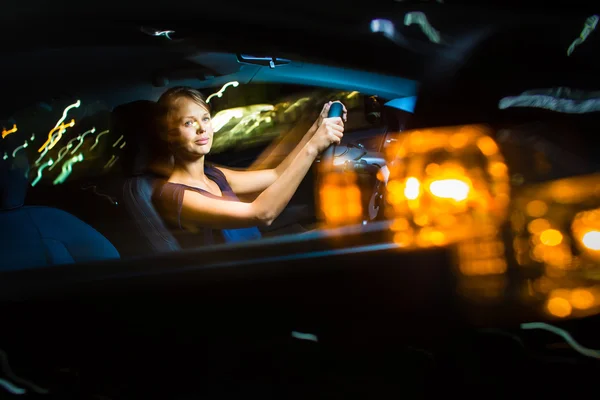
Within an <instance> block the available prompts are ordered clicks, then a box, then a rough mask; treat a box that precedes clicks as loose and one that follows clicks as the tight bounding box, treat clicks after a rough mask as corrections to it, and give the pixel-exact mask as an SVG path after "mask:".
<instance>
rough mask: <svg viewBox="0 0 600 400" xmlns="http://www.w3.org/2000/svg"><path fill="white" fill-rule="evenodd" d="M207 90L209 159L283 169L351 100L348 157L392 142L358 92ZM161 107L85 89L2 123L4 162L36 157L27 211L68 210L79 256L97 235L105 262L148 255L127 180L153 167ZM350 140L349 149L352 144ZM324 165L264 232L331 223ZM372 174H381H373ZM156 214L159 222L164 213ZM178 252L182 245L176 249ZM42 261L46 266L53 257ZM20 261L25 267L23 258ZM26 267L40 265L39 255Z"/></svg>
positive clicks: (275, 87) (257, 87)
mask: <svg viewBox="0 0 600 400" xmlns="http://www.w3.org/2000/svg"><path fill="white" fill-rule="evenodd" d="M200 90H201V92H202V93H203V94H204V96H205V97H206V98H207V100H208V102H209V104H210V106H211V111H212V124H213V127H214V131H215V136H214V145H213V147H212V150H211V153H210V154H209V158H208V160H209V161H210V162H211V163H214V164H216V165H223V166H227V167H232V168H241V167H243V168H248V167H249V168H253V169H262V168H273V167H275V166H277V165H278V163H280V162H281V161H282V160H283V159H284V158H285V157H286V156H287V154H289V152H290V151H292V149H293V148H294V146H295V145H296V144H297V143H298V142H299V141H300V140H301V139H302V136H303V135H304V134H305V133H306V131H307V130H308V128H310V126H311V124H312V123H313V122H314V121H315V120H316V118H317V116H318V115H319V113H320V111H321V110H322V107H323V105H324V104H325V103H326V102H327V101H330V100H338V101H341V102H343V103H344V105H345V106H346V108H347V110H348V119H347V123H346V127H345V138H344V142H343V143H342V146H339V149H342V150H339V149H338V150H339V153H340V154H341V153H343V157H348V156H349V155H350V156H352V157H355V158H356V156H357V155H358V158H357V159H356V160H359V159H360V158H361V156H362V153H360V152H358V153H356V150H354V149H355V148H356V146H357V144H353V142H354V141H356V143H358V142H360V143H364V144H365V145H366V147H367V148H368V149H369V150H373V151H376V150H377V149H378V148H380V145H379V144H380V143H381V141H382V140H383V134H384V132H385V126H384V125H385V124H384V123H383V121H382V119H381V116H380V114H378V113H377V107H376V106H374V104H375V103H377V97H376V96H372V95H366V94H362V93H359V92H358V91H354V90H339V89H328V88H323V87H314V86H306V85H289V84H272V83H264V84H246V85H243V84H237V85H232V84H227V83H226V84H224V85H218V86H215V87H208V88H201V89H200ZM128 97H131V96H130V95H129V94H128V93H124V98H128ZM155 99H156V97H154V98H153V100H155ZM379 101H380V102H383V101H385V99H380V100H379ZM152 104H153V102H152V101H149V100H148V99H139V100H135V101H133V102H126V103H123V104H115V105H113V106H109V105H108V104H105V103H103V102H102V101H101V100H96V99H95V98H94V93H93V92H91V93H87V92H86V93H82V95H81V96H79V97H77V96H68V97H67V96H65V97H56V98H49V99H47V100H45V101H38V102H36V103H33V104H31V105H30V106H29V107H27V108H23V109H19V110H15V111H14V112H13V113H12V114H11V116H10V117H9V118H7V119H6V120H5V121H4V122H3V125H4V126H3V139H2V156H3V160H2V161H4V162H5V163H6V165H11V166H10V167H9V169H10V168H13V167H12V165H13V164H15V163H16V160H17V159H25V160H27V162H28V166H29V170H28V173H27V175H26V176H25V178H26V186H27V195H26V199H25V206H24V208H23V207H21V208H22V209H23V210H29V208H30V207H35V210H36V212H40V213H41V214H44V213H46V212H49V211H48V210H60V211H61V212H64V213H65V215H67V214H68V215H69V218H70V219H71V220H72V221H77V222H73V223H74V224H75V225H78V226H79V229H81V232H80V233H79V234H77V233H75V237H71V238H70V239H69V240H70V241H71V243H67V244H65V245H64V246H65V247H66V249H65V250H64V251H65V252H66V253H67V254H71V253H73V252H74V250H73V249H74V248H75V247H77V246H80V244H78V243H79V242H78V241H79V240H83V238H85V237H94V238H95V239H93V240H92V242H93V243H95V244H94V246H92V247H97V249H95V250H94V251H93V253H94V254H95V256H94V257H96V256H97V257H99V259H112V258H115V259H118V258H129V257H138V256H141V255H145V254H147V252H148V247H147V243H146V242H147V240H148V239H147V238H146V237H144V231H143V230H144V229H145V228H143V227H141V225H140V220H139V216H136V215H133V214H132V213H135V212H137V211H139V210H140V209H141V208H140V207H141V206H140V204H141V203H140V204H137V203H135V204H130V203H131V202H128V201H127V193H126V192H127V190H139V189H140V188H139V187H135V188H132V187H131V186H128V185H132V183H131V182H132V180H135V179H138V178H139V177H141V176H146V175H145V174H146V173H148V172H149V170H144V169H141V170H137V168H138V166H137V165H136V163H142V164H144V163H147V162H149V160H150V158H153V157H154V156H155V155H156V154H154V153H153V154H152V155H150V154H145V152H147V151H148V149H147V148H148V143H150V142H155V141H156V140H157V139H158V135H157V132H156V126H154V125H155V123H154V119H153V118H152V116H151V115H150V114H149V113H148V110H151V108H152ZM348 143H350V144H348ZM346 144H348V146H350V147H348V149H346V150H343V149H344V148H345V147H344V146H346ZM153 146H155V145H153ZM159 146H160V145H159ZM150 147H151V146H150ZM352 157H351V158H349V160H351V159H352ZM132 159H133V160H135V161H132ZM356 160H355V161H356ZM315 171H316V166H315V168H313V170H311V172H309V173H308V174H307V176H306V178H305V179H304V181H303V182H302V184H301V185H300V187H299V189H298V190H297V192H296V194H295V195H294V196H293V198H292V200H291V201H290V204H289V205H288V207H287V208H286V210H285V211H284V212H283V213H282V215H281V216H280V218H278V219H277V220H276V221H274V223H273V224H272V225H271V226H269V227H263V228H261V230H262V236H263V237H273V236H279V235H285V234H294V233H303V232H307V231H311V230H314V229H319V228H320V227H321V226H322V224H323V222H324V221H325V217H324V215H323V213H322V210H321V208H322V207H321V205H320V204H319V201H320V195H319V189H318V185H319V177H318V173H316V172H315ZM151 173H155V171H153V172H151ZM153 176H154V175H153ZM371 178H375V174H374V173H371ZM160 179H166V177H165V176H161V177H160ZM138 183H139V182H137V181H136V184H138ZM373 184H374V181H371V180H369V179H367V180H366V181H365V185H367V186H372V185H373ZM367 186H365V187H367ZM146 189H147V190H146V192H145V194H146V195H148V193H151V190H152V189H149V188H146ZM240 197H241V200H243V201H252V195H250V197H248V198H245V197H243V196H240ZM321 200H322V199H321ZM365 201H366V202H368V199H365ZM150 205H151V204H150ZM146 206H148V204H146ZM21 208H19V210H21ZM361 209H362V208H361ZM44 215H45V214H44ZM71 217H72V218H71ZM154 217H158V218H160V215H156V214H155V215H154ZM39 218H40V219H41V220H43V219H44V218H46V217H44V216H40V217H39ZM46 219H48V218H46ZM163 222H164V221H163ZM39 223H42V222H39ZM80 225H81V226H80ZM84 225H87V226H89V228H90V229H91V230H88V229H87V228H85V227H84ZM36 226H37V225H36ZM163 228H164V227H163ZM48 229H51V227H48ZM140 229H141V230H140ZM167 230H169V231H170V233H167V234H173V232H172V230H171V229H170V228H168V227H167ZM75 231H76V230H75V229H74V232H75ZM5 232H9V231H8V230H5ZM90 232H91V233H90ZM175 234H176V233H175ZM90 235H91V236H90ZM19 240H21V241H23V242H26V241H28V240H30V239H26V238H21V239H19ZM42 240H43V239H42ZM65 240H66V239H65ZM172 240H174V241H179V237H177V236H176V235H175V239H172ZM174 243H175V242H174ZM86 246H87V245H86ZM198 247H201V246H200V245H198ZM178 248H179V246H178V244H177V243H175V244H174V249H178ZM52 251H54V250H52ZM56 251H59V250H56ZM60 251H62V250H60ZM94 257H91V258H89V257H83V258H82V257H77V256H70V255H67V256H65V257H63V258H62V259H61V258H60V257H59V258H58V259H57V260H56V261H53V260H50V264H61V263H70V262H79V261H87V260H93V259H94ZM38 261H39V263H40V264H41V265H43V264H45V263H47V262H48V260H42V259H40V260H38ZM15 263H16V264H15V265H16V266H15V268H17V269H18V268H19V265H18V264H19V262H17V261H15ZM26 264H27V267H32V266H35V265H34V264H35V262H34V261H31V262H28V263H26ZM6 268H12V267H8V266H7V267H6ZM6 268H5V269H6Z"/></svg>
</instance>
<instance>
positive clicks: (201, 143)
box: [194, 138, 208, 146]
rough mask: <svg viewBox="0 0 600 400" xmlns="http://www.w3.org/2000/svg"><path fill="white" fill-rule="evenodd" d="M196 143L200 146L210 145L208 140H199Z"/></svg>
mask: <svg viewBox="0 0 600 400" xmlns="http://www.w3.org/2000/svg"><path fill="white" fill-rule="evenodd" d="M194 143H196V144H199V145H200V146H202V145H205V144H207V143H208V138H203V139H198V140H196V141H194Z"/></svg>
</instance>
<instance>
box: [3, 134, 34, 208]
mask: <svg viewBox="0 0 600 400" xmlns="http://www.w3.org/2000/svg"><path fill="white" fill-rule="evenodd" d="M13 142H14V141H12V140H9V137H8V136H7V137H6V138H4V139H0V211H5V210H11V209H14V208H18V207H21V206H22V205H23V204H25V195H26V194H27V187H28V185H29V159H28V157H27V154H26V153H25V151H24V149H21V150H17V151H16V152H15V149H16V148H17V147H18V145H13V144H14V143H13ZM13 152H14V157H13Z"/></svg>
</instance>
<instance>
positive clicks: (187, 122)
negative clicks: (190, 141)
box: [184, 121, 194, 128]
mask: <svg viewBox="0 0 600 400" xmlns="http://www.w3.org/2000/svg"><path fill="white" fill-rule="evenodd" d="M184 125H185V126H186V127H188V128H189V127H192V126H194V121H185V122H184Z"/></svg>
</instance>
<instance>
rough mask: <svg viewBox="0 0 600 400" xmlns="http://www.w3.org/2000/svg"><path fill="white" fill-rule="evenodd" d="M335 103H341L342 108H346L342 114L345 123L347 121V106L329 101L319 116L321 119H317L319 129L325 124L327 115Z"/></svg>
mask: <svg viewBox="0 0 600 400" xmlns="http://www.w3.org/2000/svg"><path fill="white" fill-rule="evenodd" d="M333 103H340V104H341V105H342V107H343V108H344V111H343V112H342V120H343V121H344V122H346V121H347V119H348V110H346V106H345V105H344V103H342V102H341V101H328V102H327V103H325V105H324V106H323V109H322V110H321V113H320V114H319V118H317V128H318V127H320V126H321V124H323V121H324V120H325V119H326V118H327V115H328V114H329V109H330V108H331V105H332V104H333Z"/></svg>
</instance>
